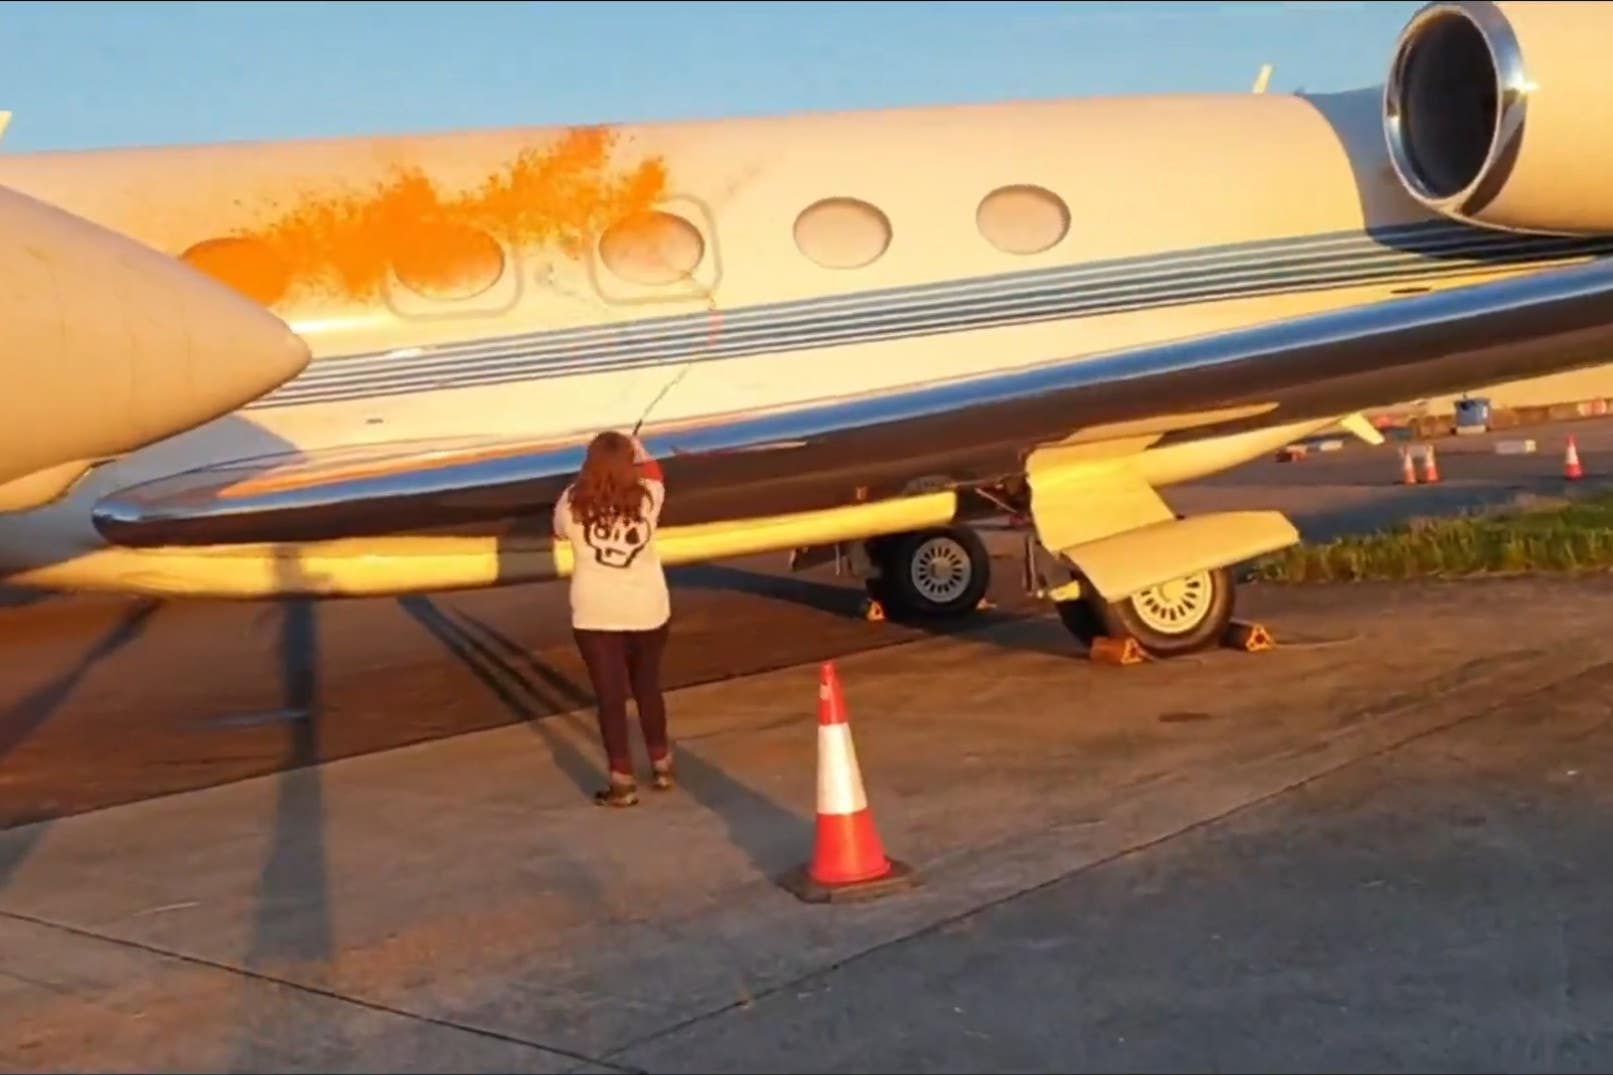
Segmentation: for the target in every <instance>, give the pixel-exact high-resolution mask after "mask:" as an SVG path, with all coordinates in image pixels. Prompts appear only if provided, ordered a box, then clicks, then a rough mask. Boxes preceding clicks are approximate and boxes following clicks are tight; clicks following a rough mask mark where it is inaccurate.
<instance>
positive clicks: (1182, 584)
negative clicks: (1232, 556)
mask: <svg viewBox="0 0 1613 1075" xmlns="http://www.w3.org/2000/svg"><path fill="white" fill-rule="evenodd" d="M1236 586H1237V583H1236V582H1235V580H1234V579H1233V577H1232V571H1231V570H1230V569H1228V568H1225V567H1218V568H1214V569H1212V570H1209V571H1198V572H1195V573H1194V574H1191V575H1186V576H1184V577H1182V578H1179V579H1172V580H1171V581H1170V582H1165V583H1161V584H1160V585H1158V586H1152V587H1149V588H1148V589H1146V590H1144V591H1142V592H1141V593H1138V594H1133V595H1132V596H1131V597H1128V598H1126V599H1125V600H1124V601H1115V602H1113V603H1110V602H1103V603H1102V604H1101V606H1100V607H1099V608H1098V609H1097V612H1098V615H1099V617H1100V618H1101V619H1102V621H1103V627H1104V632H1105V633H1106V634H1108V635H1109V636H1110V637H1113V638H1125V637H1127V636H1130V637H1132V638H1135V639H1136V640H1137V644H1138V645H1140V646H1141V647H1142V648H1143V649H1144V650H1145V651H1147V652H1148V653H1149V654H1150V655H1151V656H1154V657H1180V656H1183V655H1184V654H1188V653H1196V652H1198V651H1200V650H1205V649H1209V648H1210V647H1212V646H1215V645H1218V644H1219V643H1220V641H1221V637H1222V635H1223V634H1225V633H1226V629H1227V627H1228V625H1229V624H1231V622H1232V613H1233V607H1234V605H1235V604H1236V601H1235V590H1236Z"/></svg>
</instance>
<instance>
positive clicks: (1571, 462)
mask: <svg viewBox="0 0 1613 1075" xmlns="http://www.w3.org/2000/svg"><path fill="white" fill-rule="evenodd" d="M1584 476H1585V468H1584V467H1582V466H1580V465H1579V448H1578V447H1576V446H1575V444H1574V435H1573V434H1572V433H1570V434H1569V435H1568V451H1566V452H1564V453H1563V477H1564V478H1567V479H1568V480H1569V481H1571V482H1572V481H1578V480H1579V479H1581V478H1583V477H1584Z"/></svg>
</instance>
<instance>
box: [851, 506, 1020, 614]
mask: <svg viewBox="0 0 1613 1075" xmlns="http://www.w3.org/2000/svg"><path fill="white" fill-rule="evenodd" d="M866 551H867V554H868V558H869V559H870V560H871V561H873V563H874V565H876V566H877V567H878V570H879V573H878V575H877V576H876V577H872V578H868V579H866V580H865V581H864V586H865V587H866V588H867V590H868V596H869V599H870V601H871V603H872V604H871V607H870V612H871V614H873V615H874V616H875V618H878V617H879V616H881V615H890V616H893V617H896V618H899V619H908V618H912V619H926V620H939V619H951V618H953V617H957V616H964V615H967V614H968V613H970V612H973V611H974V610H975V609H976V608H978V607H979V606H980V602H981V600H982V599H984V598H985V596H986V591H987V590H988V589H989V588H990V586H991V553H990V552H989V551H988V550H987V549H986V543H985V542H984V541H982V540H980V535H979V534H978V533H976V532H975V531H974V530H973V529H972V528H971V527H967V526H948V527H936V528H934V529H931V530H918V531H915V532H913V533H909V534H892V535H890V536H888V537H881V538H875V539H874V540H872V541H870V542H868V544H867V547H866Z"/></svg>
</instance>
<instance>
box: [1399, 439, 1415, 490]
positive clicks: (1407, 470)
mask: <svg viewBox="0 0 1613 1075" xmlns="http://www.w3.org/2000/svg"><path fill="white" fill-rule="evenodd" d="M1400 484H1401V485H1416V484H1417V466H1416V464H1415V463H1413V462H1412V461H1411V453H1410V452H1408V451H1406V449H1404V448H1402V449H1400Z"/></svg>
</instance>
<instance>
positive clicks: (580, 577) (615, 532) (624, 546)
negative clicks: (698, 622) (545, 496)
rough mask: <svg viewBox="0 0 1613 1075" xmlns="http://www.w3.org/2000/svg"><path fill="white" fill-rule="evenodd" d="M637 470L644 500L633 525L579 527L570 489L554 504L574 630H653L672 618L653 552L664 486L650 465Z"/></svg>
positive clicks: (662, 576) (655, 555) (667, 596)
mask: <svg viewBox="0 0 1613 1075" xmlns="http://www.w3.org/2000/svg"><path fill="white" fill-rule="evenodd" d="M640 469H641V472H644V473H645V474H646V476H645V477H644V478H643V482H644V487H645V488H646V489H648V490H649V493H650V497H649V502H648V503H647V504H646V505H645V509H646V510H645V512H644V514H643V517H642V518H641V519H639V520H637V521H635V522H631V523H618V524H617V525H616V526H614V527H610V528H601V527H595V528H593V529H591V530H590V529H587V528H585V527H584V526H583V525H582V523H581V522H579V521H578V519H577V517H576V515H575V514H573V512H572V510H571V487H570V486H567V487H566V491H565V492H564V493H562V494H561V496H560V500H559V502H558V503H556V504H555V509H554V532H555V537H556V538H558V539H561V540H564V541H569V542H571V553H572V563H573V564H574V566H573V568H572V572H571V625H572V627H574V628H577V629H579V630H584V631H653V630H655V629H656V628H657V627H660V626H661V625H662V624H664V623H666V622H667V620H669V619H670V618H671V616H672V608H671V604H672V602H671V595H670V594H669V593H668V591H667V583H666V573H665V572H664V571H663V570H662V568H661V558H660V556H659V555H658V554H657V553H656V548H655V533H656V529H657V527H659V526H660V523H661V506H662V504H664V503H665V501H666V486H665V485H664V484H663V483H662V482H661V480H660V467H658V466H656V465H655V463H654V461H649V462H646V463H645V464H644V465H642V466H641V468H640ZM650 474H653V475H655V476H654V477H649V476H648V475H650Z"/></svg>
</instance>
